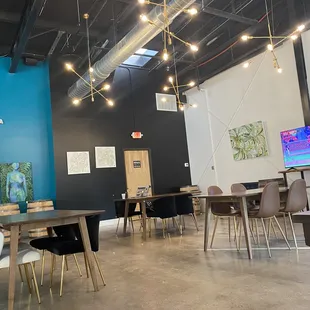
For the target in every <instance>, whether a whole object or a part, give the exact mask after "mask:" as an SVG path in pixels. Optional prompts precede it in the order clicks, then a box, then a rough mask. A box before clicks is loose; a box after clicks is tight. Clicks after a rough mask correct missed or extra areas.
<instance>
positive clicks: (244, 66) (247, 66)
mask: <svg viewBox="0 0 310 310" xmlns="http://www.w3.org/2000/svg"><path fill="white" fill-rule="evenodd" d="M249 67H250V63H249V62H248V61H247V62H245V63H244V64H243V68H245V69H247V68H249Z"/></svg>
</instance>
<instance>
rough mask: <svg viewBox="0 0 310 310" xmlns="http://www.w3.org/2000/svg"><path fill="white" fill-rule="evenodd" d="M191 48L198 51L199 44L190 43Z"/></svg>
mask: <svg viewBox="0 0 310 310" xmlns="http://www.w3.org/2000/svg"><path fill="white" fill-rule="evenodd" d="M190 49H191V50H192V51H193V52H198V46H197V45H194V44H190Z"/></svg>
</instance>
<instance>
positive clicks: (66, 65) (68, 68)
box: [65, 62, 73, 71]
mask: <svg viewBox="0 0 310 310" xmlns="http://www.w3.org/2000/svg"><path fill="white" fill-rule="evenodd" d="M65 68H66V69H67V70H68V71H72V70H73V66H72V64H70V63H68V62H67V63H65Z"/></svg>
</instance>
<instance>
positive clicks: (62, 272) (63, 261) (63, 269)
mask: <svg viewBox="0 0 310 310" xmlns="http://www.w3.org/2000/svg"><path fill="white" fill-rule="evenodd" d="M65 263H66V256H65V255H63V256H62V263H61V278H60V291H59V296H60V297H61V296H62V292H63V285H64V273H65Z"/></svg>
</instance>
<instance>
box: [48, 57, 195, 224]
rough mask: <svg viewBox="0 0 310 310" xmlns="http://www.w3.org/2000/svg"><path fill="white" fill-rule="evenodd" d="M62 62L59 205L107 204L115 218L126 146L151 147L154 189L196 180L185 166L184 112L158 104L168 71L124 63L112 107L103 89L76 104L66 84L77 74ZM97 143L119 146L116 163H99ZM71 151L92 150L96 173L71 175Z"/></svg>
mask: <svg viewBox="0 0 310 310" xmlns="http://www.w3.org/2000/svg"><path fill="white" fill-rule="evenodd" d="M62 65H63V64H61V63H51V65H50V67H51V73H50V74H51V93H52V113H53V134H54V148H55V150H54V153H55V170H56V197H57V202H56V203H57V208H60V209H105V210H106V213H105V218H113V217H114V216H115V212H114V204H113V198H114V197H115V198H120V194H121V193H123V192H124V191H125V190H126V178H125V166H124V154H123V152H124V149H139V148H148V149H150V151H151V164H152V173H153V181H154V184H153V190H154V192H155V193H165V192H169V191H171V190H172V188H176V187H180V186H182V185H186V184H190V183H191V179H190V170H189V168H185V167H184V163H186V162H188V161H189V159H188V151H187V141H186V132H185V122H184V115H183V112H177V113H175V112H162V111H157V110H156V101H155V93H156V92H160V89H161V87H162V81H163V79H165V80H166V79H167V75H166V74H164V73H160V72H158V73H154V74H151V75H149V74H148V72H147V71H143V70H136V69H130V70H128V69H125V68H119V69H117V70H116V72H115V75H114V83H113V95H112V96H111V97H112V98H113V100H114V101H115V106H114V107H113V108H111V107H108V106H107V105H106V103H105V102H104V101H103V99H102V98H100V97H99V96H98V95H97V96H96V97H95V102H94V103H92V102H91V101H83V102H82V103H81V104H80V105H79V106H74V105H72V103H71V100H70V99H69V98H68V97H67V90H68V88H69V86H71V85H72V83H73V82H74V81H75V80H76V77H75V76H74V74H73V73H70V72H64V71H63V69H62ZM130 76H131V79H130ZM139 85H140V86H139ZM141 85H142V86H141ZM131 90H133V91H131ZM132 131H141V132H142V133H143V135H144V136H143V138H142V139H141V140H133V139H132V138H131V136H130V134H131V132H132ZM96 146H115V147H116V160H117V167H116V168H109V169H96V168H95V154H94V153H95V147H96ZM68 151H89V153H90V163H91V173H90V174H83V175H68V173H67V159H66V153H67V152H68Z"/></svg>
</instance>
